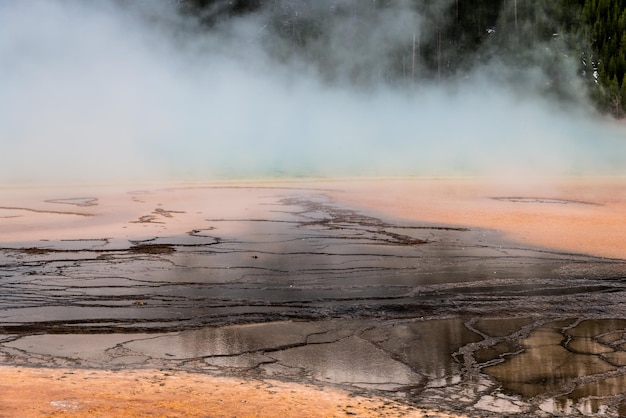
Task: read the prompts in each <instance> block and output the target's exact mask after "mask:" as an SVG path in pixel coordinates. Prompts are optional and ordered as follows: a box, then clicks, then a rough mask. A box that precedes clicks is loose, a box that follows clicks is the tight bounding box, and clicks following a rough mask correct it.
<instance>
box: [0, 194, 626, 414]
mask: <svg viewBox="0 0 626 418" xmlns="http://www.w3.org/2000/svg"><path fill="white" fill-rule="evenodd" d="M181 190H182V189H181ZM243 190H244V191H245V190H247V191H250V192H251V193H253V198H252V199H251V200H252V201H253V202H255V205H256V206H255V209H254V210H253V211H250V213H248V214H247V215H245V216H242V213H241V211H239V212H238V211H233V212H232V216H226V215H228V213H220V214H218V215H219V216H214V215H215V214H214V213H211V212H209V211H207V212H206V213H205V212H201V211H198V212H197V213H195V214H194V219H193V222H191V223H189V222H187V223H185V224H184V226H189V227H188V228H187V230H185V231H182V232H178V231H176V230H175V228H171V229H159V228H165V227H167V226H168V225H171V224H173V223H174V222H176V221H177V220H181V218H185V216H187V215H189V214H188V211H186V210H182V209H181V208H180V207H178V206H175V205H172V206H174V207H171V208H164V207H160V206H161V205H160V204H157V205H153V206H151V207H150V206H148V205H150V204H152V203H151V201H150V200H149V199H150V197H151V194H156V195H158V194H159V193H170V194H176V193H179V192H180V191H179V190H177V189H171V190H166V191H162V190H161V191H158V192H151V191H142V192H133V193H129V194H128V199H129V201H130V202H131V203H136V204H142V205H144V206H145V207H146V208H150V210H149V211H148V210H147V211H146V212H144V214H141V215H139V216H134V215H133V216H134V217H130V216H129V217H128V219H126V221H125V223H124V224H125V225H133V227H135V228H139V227H142V228H150V229H148V230H146V231H145V232H144V233H143V236H138V235H137V234H132V235H131V234H129V236H127V237H125V236H121V235H120V234H118V233H112V234H111V235H105V236H100V237H94V236H83V237H76V236H74V237H69V238H58V237H57V238H55V239H50V238H46V239H43V240H30V241H15V240H14V241H12V242H7V243H4V244H3V247H2V248H1V249H0V359H1V360H2V363H3V364H7V365H23V366H47V367H50V366H52V367H65V368H67V367H72V368H105V369H114V370H115V369H141V368H156V369H158V368H162V369H163V368H165V369H171V370H179V371H191V372H202V373H208V374H218V375H229V376H233V375H235V376H240V377H245V378H255V379H268V378H271V379H280V380H284V381H297V382H308V383H314V384H324V385H331V386H339V387H343V388H349V389H350V390H351V391H352V392H353V393H358V394H367V393H373V394H378V395H381V394H382V395H384V396H388V397H391V398H395V399H402V400H403V402H407V403H410V404H415V405H420V406H425V407H429V408H434V409H439V410H448V411H452V412H455V411H456V412H461V411H462V412H463V413H465V414H469V415H475V416H489V415H490V414H492V415H493V416H501V415H502V414H503V413H506V414H507V415H509V416H515V415H516V414H517V415H520V416H528V415H533V416H535V415H536V416H541V415H545V416H550V415H568V416H575V415H603V416H619V415H620V414H624V413H626V401H625V397H624V394H623V392H624V389H623V388H624V387H626V352H624V350H625V349H626V305H625V304H624V302H625V301H626V300H625V293H624V286H625V282H624V275H623V272H624V267H625V264H624V262H623V261H622V260H619V259H610V258H602V257H592V256H586V255H580V254H572V253H566V252H559V251H553V250H546V249H536V248H532V247H524V246H521V245H519V244H514V243H512V242H509V241H507V240H505V239H504V238H503V237H502V236H500V234H498V233H497V232H494V231H491V230H487V229H477V228H465V227H450V226H447V225H439V224H418V223H411V222H407V221H399V220H394V219H383V218H382V217H378V216H375V215H371V214H366V213H363V212H360V211H357V210H354V209H352V208H348V207H344V206H341V205H339V204H337V203H336V202H335V201H333V200H332V199H330V198H329V197H328V194H327V193H326V192H325V191H324V190H316V189H311V190H305V189H298V188H271V187H269V188H262V189H259V188H250V189H243ZM187 191H188V190H187ZM209 191H210V190H209ZM241 191H242V190H237V192H238V193H241ZM197 192H198V193H203V192H206V191H205V190H204V189H201V190H198V191H197ZM227 192H228V190H227ZM498 199H504V198H498ZM506 199H509V200H510V199H514V200H515V201H522V203H523V202H524V201H525V200H526V199H524V198H519V197H516V198H506ZM531 200H533V201H535V200H536V199H535V198H532V199H531ZM100 201H101V200H100V199H98V198H95V197H88V198H74V197H72V198H51V199H46V200H45V203H46V205H47V206H45V207H44V208H40V207H32V206H13V205H11V206H4V207H2V208H1V209H2V210H3V212H1V213H0V215H3V217H5V218H6V219H7V220H12V219H14V218H12V217H13V216H15V217H20V216H24V213H28V214H34V215H36V216H39V215H41V214H44V213H45V214H46V215H47V216H58V217H61V216H73V217H76V218H80V219H90V218H97V217H98V216H99V214H98V211H97V209H98V207H99V204H100ZM174 201H175V200H174ZM548 203H553V202H551V201H549V202H548ZM574 203H578V202H574ZM54 205H56V206H58V205H74V206H75V207H76V210H77V212H74V211H70V212H63V211H59V210H57V209H54V207H55V206H54ZM155 206H156V207H155ZM142 207H143V206H142ZM189 216H190V215H189ZM192 225H193V227H191V226H192ZM181 227H182V226H179V229H180V228H181ZM123 228H126V226H124V227H123Z"/></svg>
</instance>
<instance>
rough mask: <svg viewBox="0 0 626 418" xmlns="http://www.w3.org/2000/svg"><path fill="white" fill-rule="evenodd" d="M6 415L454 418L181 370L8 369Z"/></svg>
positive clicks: (1, 376)
mask: <svg viewBox="0 0 626 418" xmlns="http://www.w3.org/2000/svg"><path fill="white" fill-rule="evenodd" d="M0 393H2V396H0V417H24V418H27V417H40V416H52V417H112V416H115V417H143V416H156V417H288V416H292V417H295V416H299V417H339V416H361V417H452V416H457V415H447V414H442V413H437V412H433V411H425V410H424V411H423V410H419V409H417V408H414V407H411V406H408V405H405V404H403V403H400V402H396V401H392V400H388V399H383V398H377V397H364V396H352V395H350V394H349V393H348V392H346V391H343V390H338V389H333V388H324V387H319V386H313V385H302V384H296V383H285V382H279V381H270V380H266V381H259V380H244V379H238V378H228V377H215V376H208V375H202V374H191V373H185V372H179V371H169V372H166V371H159V370H126V371H118V372H112V371H102V370H77V369H72V370H69V369H31V368H21V367H0Z"/></svg>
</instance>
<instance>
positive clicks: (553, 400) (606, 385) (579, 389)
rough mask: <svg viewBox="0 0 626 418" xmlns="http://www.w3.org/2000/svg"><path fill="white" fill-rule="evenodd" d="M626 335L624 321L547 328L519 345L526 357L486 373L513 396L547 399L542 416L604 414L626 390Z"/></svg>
mask: <svg viewBox="0 0 626 418" xmlns="http://www.w3.org/2000/svg"><path fill="white" fill-rule="evenodd" d="M625 330H626V321H625V320H613V319H605V320H602V319H600V320H586V321H581V322H578V321H575V320H571V321H559V322H553V323H549V324H545V325H544V326H541V327H538V328H537V329H536V330H534V331H533V332H531V333H530V334H529V335H528V336H527V337H526V338H523V339H521V340H520V341H519V342H518V343H519V344H520V345H521V346H522V347H523V348H524V350H523V352H521V353H519V354H517V355H513V356H511V357H509V358H507V359H506V360H505V361H503V362H501V363H499V364H497V365H494V366H490V367H485V368H484V369H483V371H484V372H485V373H488V374H489V375H491V376H492V377H494V378H496V379H497V380H498V382H500V383H501V384H502V386H503V388H504V389H505V390H506V391H508V392H511V393H517V394H521V395H523V396H524V397H527V398H534V397H541V398H544V400H543V401H542V402H541V404H540V409H541V410H543V411H546V412H550V413H560V414H574V413H577V414H603V413H605V412H606V411H607V408H608V405H609V404H610V403H611V401H610V400H611V399H612V397H615V396H622V395H623V394H624V392H625V390H626V376H625V375H624V374H623V370H620V369H619V367H621V362H622V361H623V360H624V359H626V353H624V351H623V349H624V344H623V340H622V339H623V335H624V331H625ZM546 396H548V397H547V398H546Z"/></svg>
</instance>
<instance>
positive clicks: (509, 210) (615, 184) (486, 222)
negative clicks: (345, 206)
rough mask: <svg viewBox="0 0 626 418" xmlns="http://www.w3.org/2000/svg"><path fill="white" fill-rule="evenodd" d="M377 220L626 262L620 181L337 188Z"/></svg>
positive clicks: (403, 182) (624, 190) (419, 182)
mask: <svg viewBox="0 0 626 418" xmlns="http://www.w3.org/2000/svg"><path fill="white" fill-rule="evenodd" d="M336 187H337V189H338V191H341V192H340V193H336V194H335V195H334V196H335V197H336V199H338V200H339V201H341V202H343V203H349V204H352V205H355V206H357V207H361V208H368V209H370V210H374V211H377V212H378V213H382V214H386V215H391V216H397V217H401V218H406V219H411V220H414V221H423V222H434V223H442V224H449V225H458V226H467V227H481V228H489V229H495V230H498V231H501V232H503V233H504V234H505V235H506V236H507V237H508V238H510V239H513V240H515V241H518V242H519V243H521V244H526V245H533V246H540V247H545V248H547V249H554V250H560V251H566V252H574V253H582V254H590V255H596V256H601V257H610V258H626V240H625V239H624V237H625V236H626V222H625V220H626V178H623V177H568V178H513V179H511V178H506V179H500V180H496V179H493V178H438V179H379V180H367V181H354V182H350V183H343V184H341V185H336Z"/></svg>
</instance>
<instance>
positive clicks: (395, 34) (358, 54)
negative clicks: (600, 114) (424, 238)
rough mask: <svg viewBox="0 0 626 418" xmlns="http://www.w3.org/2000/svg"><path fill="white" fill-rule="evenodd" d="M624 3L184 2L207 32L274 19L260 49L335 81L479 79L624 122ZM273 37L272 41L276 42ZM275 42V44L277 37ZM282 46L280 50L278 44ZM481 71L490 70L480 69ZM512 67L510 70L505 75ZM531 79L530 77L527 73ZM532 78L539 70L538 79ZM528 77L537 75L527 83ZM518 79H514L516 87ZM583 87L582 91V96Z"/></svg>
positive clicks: (419, 0)
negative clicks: (234, 22)
mask: <svg viewBox="0 0 626 418" xmlns="http://www.w3.org/2000/svg"><path fill="white" fill-rule="evenodd" d="M625 2H626V0H406V1H401V0H396V1H394V0H367V1H366V0H183V1H182V2H180V3H181V4H182V6H181V7H182V8H183V9H184V12H185V13H187V14H192V15H194V16H196V17H197V18H198V19H199V20H200V21H201V22H202V24H203V25H205V26H207V27H213V26H219V25H223V24H225V23H227V22H228V21H230V20H231V19H237V18H239V17H242V16H259V17H261V18H263V19H266V20H267V24H266V25H265V26H264V31H265V32H264V34H265V35H268V36H266V37H265V38H264V36H263V34H260V35H259V39H258V41H259V42H264V41H266V44H265V45H264V46H265V47H266V49H267V50H268V51H270V53H272V54H274V55H275V57H276V58H277V59H282V60H290V59H291V60H293V59H297V60H299V61H302V62H306V63H308V64H311V65H313V66H314V67H315V68H316V69H317V71H318V72H319V74H320V75H322V76H323V77H325V78H326V79H327V80H329V81H335V80H337V81H345V80H350V81H351V82H353V83H357V84H359V83H362V84H365V83H368V82H371V81H374V80H377V81H378V80H381V79H382V80H384V81H385V82H389V83H396V84H397V83H410V84H413V83H419V82H423V81H445V80H448V79H450V78H455V79H459V78H460V79H462V77H464V76H465V75H466V74H468V73H470V72H472V71H484V72H485V74H487V75H488V76H490V77H497V78H504V79H508V80H506V81H510V82H512V84H514V85H515V84H516V82H517V81H519V84H520V85H526V84H524V83H523V82H522V81H524V79H525V78H528V77H533V76H532V74H534V73H536V72H537V71H539V73H540V74H541V77H538V80H539V81H537V80H535V84H536V87H537V89H539V90H541V91H540V92H541V93H544V94H549V95H554V96H555V97H558V98H560V99H571V100H576V99H577V98H580V91H581V90H583V91H586V95H587V96H588V97H590V98H591V99H592V100H593V102H594V103H595V104H596V106H597V107H598V108H599V109H600V110H601V111H605V112H611V113H613V114H614V115H615V116H617V117H622V116H623V115H624V113H625V112H624V111H625V109H626V10H624V3H625ZM269 35H271V36H269ZM276 35H278V37H276ZM277 39H278V42H277ZM481 67H483V68H481ZM500 68H506V71H499V69H500ZM528 70H531V71H528ZM532 70H534V71H532ZM529 74H530V75H529ZM518 78H519V79H520V80H517V79H518ZM581 86H582V87H583V88H582V89H581Z"/></svg>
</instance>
